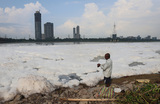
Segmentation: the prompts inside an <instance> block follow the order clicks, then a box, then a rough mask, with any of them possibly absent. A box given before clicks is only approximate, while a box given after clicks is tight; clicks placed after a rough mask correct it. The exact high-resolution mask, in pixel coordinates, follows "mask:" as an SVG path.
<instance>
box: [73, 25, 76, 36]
mask: <svg viewBox="0 0 160 104" xmlns="http://www.w3.org/2000/svg"><path fill="white" fill-rule="evenodd" d="M75 35H76V29H75V27H74V28H73V38H75Z"/></svg>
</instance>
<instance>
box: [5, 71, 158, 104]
mask: <svg viewBox="0 0 160 104" xmlns="http://www.w3.org/2000/svg"><path fill="white" fill-rule="evenodd" d="M136 79H149V80H150V83H156V84H158V86H160V73H157V74H142V75H133V76H124V77H121V78H113V79H112V84H111V86H114V87H116V88H120V89H121V90H122V91H126V90H127V89H132V88H133V85H134V84H135V83H136ZM103 86H104V84H103V81H100V82H99V83H98V84H97V85H96V86H93V87H89V86H86V85H84V84H80V85H79V86H76V87H74V88H59V89H57V90H55V91H53V92H51V93H48V94H39V93H37V94H32V95H30V96H29V97H27V98H25V97H24V96H23V95H21V94H18V95H16V96H15V98H14V99H12V100H10V101H7V102H4V103H2V104H86V103H87V102H67V101H62V100H60V98H80V99H96V98H98V97H97V94H98V93H99V91H100V89H101V88H102V87H103ZM92 103H93V104H96V103H97V102H92ZM92 103H90V104H92ZM102 104H103V102H102ZM104 104H105V102H104Z"/></svg>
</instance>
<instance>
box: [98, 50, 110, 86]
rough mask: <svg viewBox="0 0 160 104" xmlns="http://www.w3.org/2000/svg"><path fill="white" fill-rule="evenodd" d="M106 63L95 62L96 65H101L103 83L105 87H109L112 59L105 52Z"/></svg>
mask: <svg viewBox="0 0 160 104" xmlns="http://www.w3.org/2000/svg"><path fill="white" fill-rule="evenodd" d="M104 57H105V59H106V63H104V64H99V63H98V64H97V67H101V69H102V70H103V75H104V83H105V86H106V87H109V86H110V84H111V73H112V60H111V59H110V54H109V53H106V54H105V56H104Z"/></svg>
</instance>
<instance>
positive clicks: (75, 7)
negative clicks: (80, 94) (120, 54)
mask: <svg viewBox="0 0 160 104" xmlns="http://www.w3.org/2000/svg"><path fill="white" fill-rule="evenodd" d="M37 10H40V12H41V16H42V17H41V18H42V33H44V28H43V25H44V24H45V23H46V22H52V23H54V36H55V38H57V37H59V38H68V37H70V38H72V37H73V27H76V26H77V25H78V26H80V34H81V37H82V38H106V37H110V36H111V34H112V33H113V25H114V23H115V24H116V33H117V36H123V37H127V36H138V35H140V36H141V37H146V36H148V35H150V36H151V37H158V38H159V39H160V29H159V27H160V21H159V18H160V0H38V1H36V0H0V37H8V38H17V39H19V38H25V39H28V38H29V37H30V38H33V39H34V38H35V31H34V29H35V25H34V13H35V12H36V11H37Z"/></svg>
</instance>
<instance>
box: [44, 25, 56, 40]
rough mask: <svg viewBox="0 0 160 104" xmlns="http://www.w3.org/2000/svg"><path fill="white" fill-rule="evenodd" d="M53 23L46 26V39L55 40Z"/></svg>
mask: <svg viewBox="0 0 160 104" xmlns="http://www.w3.org/2000/svg"><path fill="white" fill-rule="evenodd" d="M53 28H54V27H53V23H50V22H47V23H45V24H44V34H45V39H53V38H54V29H53Z"/></svg>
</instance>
